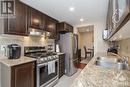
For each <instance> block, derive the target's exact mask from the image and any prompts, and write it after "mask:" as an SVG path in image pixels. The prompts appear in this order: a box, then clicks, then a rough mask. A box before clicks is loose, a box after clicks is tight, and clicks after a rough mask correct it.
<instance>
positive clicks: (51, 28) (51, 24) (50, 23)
mask: <svg viewBox="0 0 130 87" xmlns="http://www.w3.org/2000/svg"><path fill="white" fill-rule="evenodd" d="M57 23H58V21H57V20H55V19H53V18H51V17H49V16H48V17H47V18H46V29H45V30H46V31H47V32H50V36H49V38H50V39H55V38H56V35H57V32H56V28H57V27H56V24H57Z"/></svg>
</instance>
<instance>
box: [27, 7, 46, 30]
mask: <svg viewBox="0 0 130 87" xmlns="http://www.w3.org/2000/svg"><path fill="white" fill-rule="evenodd" d="M28 15H29V16H28V21H29V25H28V26H29V27H31V28H36V29H43V28H44V25H45V24H44V23H45V22H44V21H43V20H42V18H43V16H42V13H41V12H39V11H38V10H36V9H33V8H31V7H29V13H28Z"/></svg>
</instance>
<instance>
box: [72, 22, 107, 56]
mask: <svg viewBox="0 0 130 87" xmlns="http://www.w3.org/2000/svg"><path fill="white" fill-rule="evenodd" d="M88 25H94V52H95V54H96V53H97V52H106V51H107V49H108V43H107V42H105V41H104V40H103V39H102V31H103V30H104V29H105V28H106V22H105V21H98V22H92V23H89V24H82V25H77V26H75V27H81V26H88ZM74 33H78V32H77V30H76V28H75V29H74Z"/></svg>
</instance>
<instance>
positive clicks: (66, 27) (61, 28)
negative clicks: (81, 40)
mask: <svg viewBox="0 0 130 87" xmlns="http://www.w3.org/2000/svg"><path fill="white" fill-rule="evenodd" d="M57 27H58V28H57V29H58V30H57V31H58V32H60V33H65V32H72V33H73V26H71V25H70V24H68V23H66V22H61V23H59V24H57Z"/></svg>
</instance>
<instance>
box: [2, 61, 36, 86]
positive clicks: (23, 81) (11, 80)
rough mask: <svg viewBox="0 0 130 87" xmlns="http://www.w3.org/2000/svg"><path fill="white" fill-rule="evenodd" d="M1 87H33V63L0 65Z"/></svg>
mask: <svg viewBox="0 0 130 87" xmlns="http://www.w3.org/2000/svg"><path fill="white" fill-rule="evenodd" d="M1 70H2V72H1V77H2V87H35V62H29V63H25V64H20V65H15V66H10V67H8V66H6V65H5V64H2V65H1Z"/></svg>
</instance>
